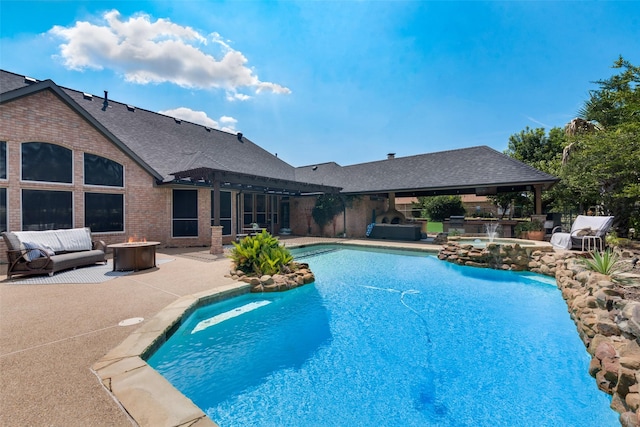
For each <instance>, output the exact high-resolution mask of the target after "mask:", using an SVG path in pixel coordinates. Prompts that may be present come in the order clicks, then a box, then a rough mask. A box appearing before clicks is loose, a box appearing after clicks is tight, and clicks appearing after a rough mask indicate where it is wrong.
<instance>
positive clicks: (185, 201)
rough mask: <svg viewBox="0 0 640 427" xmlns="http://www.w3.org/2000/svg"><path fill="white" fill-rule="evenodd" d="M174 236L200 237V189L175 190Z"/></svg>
mask: <svg viewBox="0 0 640 427" xmlns="http://www.w3.org/2000/svg"><path fill="white" fill-rule="evenodd" d="M173 237H198V190H173Z"/></svg>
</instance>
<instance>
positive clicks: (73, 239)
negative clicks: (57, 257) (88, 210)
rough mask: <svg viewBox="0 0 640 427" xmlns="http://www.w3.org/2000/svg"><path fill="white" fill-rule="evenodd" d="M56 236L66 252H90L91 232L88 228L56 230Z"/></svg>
mask: <svg viewBox="0 0 640 427" xmlns="http://www.w3.org/2000/svg"><path fill="white" fill-rule="evenodd" d="M56 236H57V237H58V240H59V241H60V243H61V244H62V246H63V247H64V250H65V251H67V252H76V251H90V250H91V232H90V231H89V229H88V228H71V229H69V230H56Z"/></svg>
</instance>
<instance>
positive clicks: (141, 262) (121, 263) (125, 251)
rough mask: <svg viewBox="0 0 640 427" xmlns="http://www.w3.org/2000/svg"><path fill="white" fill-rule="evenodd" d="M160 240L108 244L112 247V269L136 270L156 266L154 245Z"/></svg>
mask: <svg viewBox="0 0 640 427" xmlns="http://www.w3.org/2000/svg"><path fill="white" fill-rule="evenodd" d="M159 244H160V242H131V243H116V244H113V245H108V246H107V248H111V249H113V271H130V270H134V271H138V270H146V269H147V268H153V267H155V266H156V247H157V246H158V245H159Z"/></svg>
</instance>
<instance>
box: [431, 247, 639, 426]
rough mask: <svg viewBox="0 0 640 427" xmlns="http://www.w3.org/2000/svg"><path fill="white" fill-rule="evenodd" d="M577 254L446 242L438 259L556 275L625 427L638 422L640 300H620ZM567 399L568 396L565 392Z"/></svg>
mask: <svg viewBox="0 0 640 427" xmlns="http://www.w3.org/2000/svg"><path fill="white" fill-rule="evenodd" d="M581 255H582V253H576V252H570V251H562V252H555V251H554V250H553V248H551V247H548V248H547V247H522V246H520V245H517V244H515V245H497V244H488V245H487V247H486V248H483V249H482V248H475V247H474V246H473V245H461V244H458V243H456V242H449V243H447V244H445V245H444V246H443V248H442V250H441V251H440V253H439V254H438V258H440V259H441V260H446V261H449V262H453V263H456V264H460V265H467V266H474V267H485V268H487V267H488V268H495V269H502V270H516V271H523V270H528V271H532V272H536V273H541V274H545V275H547V276H552V277H555V278H556V282H557V286H558V288H559V289H560V291H561V292H562V297H563V298H564V299H565V301H566V303H567V307H568V310H569V314H570V315H571V318H572V319H573V321H574V322H575V324H576V327H577V329H578V333H579V335H580V338H581V339H582V341H583V342H584V344H585V346H586V348H587V351H588V352H589V354H590V355H591V357H592V359H591V363H590V365H589V374H591V376H593V377H594V378H595V379H596V383H597V385H598V388H600V389H601V390H602V391H604V392H606V393H609V394H610V395H612V401H611V408H612V409H614V410H616V411H617V412H619V413H620V424H621V425H622V426H624V427H638V426H640V411H638V408H639V407H640V384H639V383H640V302H637V301H632V300H628V299H625V292H624V288H622V287H620V286H619V285H617V284H615V283H614V282H612V280H611V277H609V276H605V275H602V274H599V273H595V272H592V271H589V270H586V269H585V267H584V266H583V265H582V263H581V262H580V260H579V258H580V256H581ZM568 398H571V397H570V396H569V397H568Z"/></svg>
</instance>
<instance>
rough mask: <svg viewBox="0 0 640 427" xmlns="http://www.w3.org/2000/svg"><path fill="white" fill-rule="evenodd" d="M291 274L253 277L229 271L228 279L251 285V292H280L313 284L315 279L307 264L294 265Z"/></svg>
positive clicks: (241, 272) (240, 272) (238, 271)
mask: <svg viewBox="0 0 640 427" xmlns="http://www.w3.org/2000/svg"><path fill="white" fill-rule="evenodd" d="M294 270H295V271H292V272H291V273H284V274H274V275H273V276H271V275H267V274H265V275H263V276H260V277H258V276H253V275H250V274H246V273H245V272H243V271H242V270H231V271H230V272H229V275H228V277H231V278H232V279H233V280H239V281H241V282H245V283H248V284H250V285H251V292H255V293H257V292H282V291H287V290H289V289H293V288H297V287H299V286H303V285H306V284H309V283H313V282H314V281H315V280H316V278H315V276H314V275H313V272H312V271H311V270H310V269H309V264H307V263H295V266H294Z"/></svg>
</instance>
